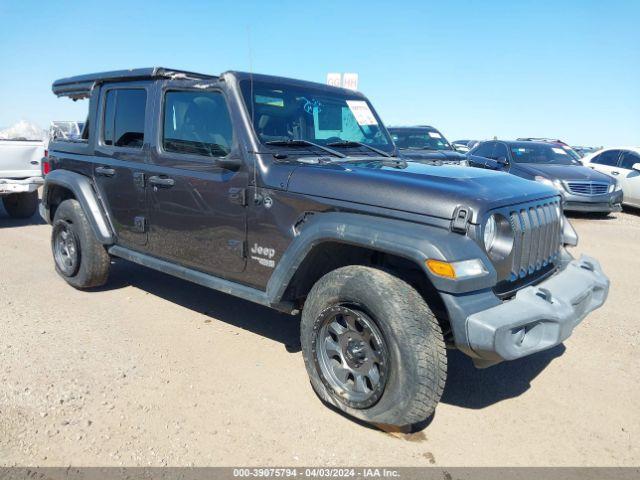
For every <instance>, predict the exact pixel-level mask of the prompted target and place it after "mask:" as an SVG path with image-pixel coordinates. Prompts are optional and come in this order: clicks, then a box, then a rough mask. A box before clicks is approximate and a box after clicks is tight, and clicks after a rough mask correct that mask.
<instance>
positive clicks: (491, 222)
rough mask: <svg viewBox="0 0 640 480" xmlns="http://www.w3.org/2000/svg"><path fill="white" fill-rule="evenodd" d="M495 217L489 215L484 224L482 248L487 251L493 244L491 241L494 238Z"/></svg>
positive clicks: (495, 228)
mask: <svg viewBox="0 0 640 480" xmlns="http://www.w3.org/2000/svg"><path fill="white" fill-rule="evenodd" d="M496 231H497V226H496V217H495V215H491V216H490V217H489V218H488V219H487V223H485V224H484V248H485V250H486V251H487V252H488V251H489V250H491V247H492V246H493V242H494V241H495V239H496Z"/></svg>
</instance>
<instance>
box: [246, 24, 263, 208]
mask: <svg viewBox="0 0 640 480" xmlns="http://www.w3.org/2000/svg"><path fill="white" fill-rule="evenodd" d="M247 48H248V54H249V94H250V98H249V103H250V105H251V128H253V129H254V130H255V125H256V124H255V118H254V117H255V101H254V98H253V58H252V48H251V27H250V26H249V25H247ZM254 155H255V154H254ZM257 163H258V161H257V159H256V158H255V156H254V159H253V201H254V203H258V201H259V199H260V195H258V165H257Z"/></svg>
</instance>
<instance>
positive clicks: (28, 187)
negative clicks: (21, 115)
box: [0, 122, 44, 218]
mask: <svg viewBox="0 0 640 480" xmlns="http://www.w3.org/2000/svg"><path fill="white" fill-rule="evenodd" d="M42 137H43V132H42V131H41V130H39V129H38V128H37V127H35V126H33V125H31V124H29V123H27V122H19V123H17V124H16V125H14V126H13V127H10V128H7V129H5V130H3V131H1V132H0V197H1V198H2V204H3V206H4V209H5V210H6V212H7V213H8V214H9V216H10V217H12V218H29V217H31V216H32V215H33V214H34V213H35V212H36V210H37V209H38V187H40V186H41V185H42V183H43V179H42V173H41V170H40V169H41V167H40V162H41V161H42V157H43V156H44V142H43V138H42Z"/></svg>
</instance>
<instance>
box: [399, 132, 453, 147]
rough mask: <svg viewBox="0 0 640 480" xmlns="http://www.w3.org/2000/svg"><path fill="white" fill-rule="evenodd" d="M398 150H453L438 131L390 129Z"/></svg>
mask: <svg viewBox="0 0 640 480" xmlns="http://www.w3.org/2000/svg"><path fill="white" fill-rule="evenodd" d="M389 133H391V138H392V139H393V141H394V142H395V144H396V145H397V146H398V148H409V149H415V150H453V147H451V145H449V142H448V141H447V139H446V138H444V136H443V135H442V134H441V133H440V132H438V131H437V130H427V129H420V130H410V129H393V128H392V129H389Z"/></svg>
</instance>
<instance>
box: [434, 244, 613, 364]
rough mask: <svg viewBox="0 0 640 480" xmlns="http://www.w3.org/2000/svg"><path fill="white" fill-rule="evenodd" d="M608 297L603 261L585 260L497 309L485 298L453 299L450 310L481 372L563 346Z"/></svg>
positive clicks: (449, 300) (462, 346)
mask: <svg viewBox="0 0 640 480" xmlns="http://www.w3.org/2000/svg"><path fill="white" fill-rule="evenodd" d="M608 292H609V279H608V278H607V277H606V276H605V275H604V273H603V272H602V268H601V267H600V264H599V263H598V261H597V260H595V259H593V258H590V257H587V256H582V257H581V258H580V259H578V260H571V261H569V262H568V263H567V264H566V266H565V268H564V269H563V270H562V271H560V272H559V273H557V274H555V275H554V276H552V277H551V278H549V279H547V280H545V281H543V282H541V283H539V284H537V285H533V286H529V287H526V288H523V289H522V290H520V291H518V293H517V294H516V295H515V297H513V298H512V299H510V300H507V301H504V302H493V303H497V304H495V305H494V306H490V307H488V308H483V307H482V305H483V303H484V304H485V305H486V304H487V303H486V301H483V300H482V299H480V298H476V299H475V300H473V301H472V302H466V303H465V302H461V301H457V300H456V298H455V297H453V296H449V297H448V298H446V299H445V304H447V307H448V309H449V311H450V312H452V311H453V312H455V315H457V317H458V318H457V319H456V318H451V320H452V321H463V322H464V330H461V329H459V328H458V329H456V328H455V327H454V334H455V333H456V330H457V332H458V335H456V339H455V340H456V344H457V346H458V347H459V348H460V349H461V350H463V351H465V352H466V353H467V354H469V355H470V356H471V357H472V358H473V359H474V362H475V364H476V366H478V367H487V366H490V365H493V364H495V363H498V362H501V361H503V360H514V359H516V358H520V357H524V356H527V355H531V354H532V353H536V352H539V351H542V350H546V349H548V348H551V347H554V346H556V345H558V344H560V343H562V342H563V341H564V340H565V339H566V338H568V337H569V336H570V335H571V333H572V331H573V329H574V327H575V326H576V325H578V324H579V323H580V322H581V321H582V320H583V319H584V318H585V317H586V316H587V314H589V313H590V312H592V311H593V310H595V309H596V308H598V307H600V306H602V304H603V303H604V302H605V300H606V298H607V295H608ZM484 295H493V294H492V293H489V292H485V293H484ZM478 306H480V308H481V309H480V310H479V311H478V310H477V309H478ZM474 307H475V308H474ZM469 310H476V311H475V312H474V313H470V312H469ZM465 311H466V313H465ZM459 337H464V338H459Z"/></svg>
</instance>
